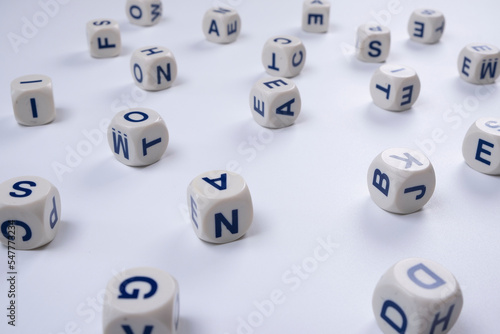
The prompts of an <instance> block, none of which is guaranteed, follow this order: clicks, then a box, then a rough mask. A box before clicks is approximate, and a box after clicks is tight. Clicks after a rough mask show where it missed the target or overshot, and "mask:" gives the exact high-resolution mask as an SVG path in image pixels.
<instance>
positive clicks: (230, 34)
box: [202, 7, 241, 44]
mask: <svg viewBox="0 0 500 334" xmlns="http://www.w3.org/2000/svg"><path fill="white" fill-rule="evenodd" d="M202 29H203V33H204V34H205V37H206V39H207V40H209V41H210V42H214V43H219V44H228V43H232V42H234V41H236V39H237V38H238V36H239V35H240V32H241V18H240V15H239V14H238V12H237V11H236V10H234V9H231V8H223V7H215V8H210V9H209V10H207V12H206V13H205V16H204V17H203V23H202Z"/></svg>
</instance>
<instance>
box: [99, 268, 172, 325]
mask: <svg viewBox="0 0 500 334" xmlns="http://www.w3.org/2000/svg"><path fill="white" fill-rule="evenodd" d="M102 314H103V315H102V317H103V334H118V333H119V334H122V333H124V334H132V333H141V334H142V333H145V334H146V333H147V334H155V333H165V334H175V333H177V330H178V327H179V285H178V284H177V281H176V280H175V278H173V277H172V276H171V275H170V274H168V273H166V272H164V271H162V270H159V269H156V268H148V267H142V268H132V269H128V270H125V271H123V272H121V273H119V274H118V275H117V276H115V277H113V278H112V279H111V280H110V281H109V283H108V285H107V287H106V299H105V301H104V305H103V313H102Z"/></svg>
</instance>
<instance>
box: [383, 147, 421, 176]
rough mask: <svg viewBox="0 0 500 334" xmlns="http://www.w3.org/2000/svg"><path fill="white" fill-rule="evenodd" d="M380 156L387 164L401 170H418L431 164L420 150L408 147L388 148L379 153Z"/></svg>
mask: <svg viewBox="0 0 500 334" xmlns="http://www.w3.org/2000/svg"><path fill="white" fill-rule="evenodd" d="M381 157H382V160H383V161H384V163H386V164H387V165H388V166H391V167H393V168H396V169H399V170H401V171H403V172H419V171H423V170H426V169H428V168H429V167H430V166H431V162H430V161H429V159H427V157H426V156H425V155H424V154H423V153H422V152H420V151H417V150H412V149H408V148H389V149H387V150H385V151H384V152H382V153H381Z"/></svg>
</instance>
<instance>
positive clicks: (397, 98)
mask: <svg viewBox="0 0 500 334" xmlns="http://www.w3.org/2000/svg"><path fill="white" fill-rule="evenodd" d="M370 94H371V96H372V99H373V102H374V103H375V105H377V106H378V107H380V108H382V109H385V110H390V111H404V110H408V109H410V108H411V107H412V106H413V104H414V103H415V102H416V101H417V99H418V96H419V95H420V79H419V77H418V75H417V73H416V72H415V70H413V69H412V68H410V67H408V66H401V65H395V64H386V65H382V66H381V67H380V68H379V69H378V70H377V71H376V72H375V73H374V74H373V76H372V79H371V81H370Z"/></svg>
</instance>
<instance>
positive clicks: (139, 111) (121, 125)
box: [108, 108, 169, 166]
mask: <svg viewBox="0 0 500 334" xmlns="http://www.w3.org/2000/svg"><path fill="white" fill-rule="evenodd" d="M168 139H169V136H168V130H167V126H166V125H165V122H164V121H163V119H162V117H161V116H160V114H158V113H157V112H156V111H154V110H151V109H148V108H135V109H127V110H124V111H121V112H119V113H117V114H116V115H115V117H113V119H112V120H111V123H110V125H109V128H108V143H109V146H110V148H111V151H112V152H113V154H114V156H115V158H116V159H117V160H118V161H120V162H121V163H123V164H125V165H127V166H147V165H151V164H153V163H155V162H157V161H158V160H160V159H161V157H162V155H163V153H165V150H166V149H167V146H168Z"/></svg>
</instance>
